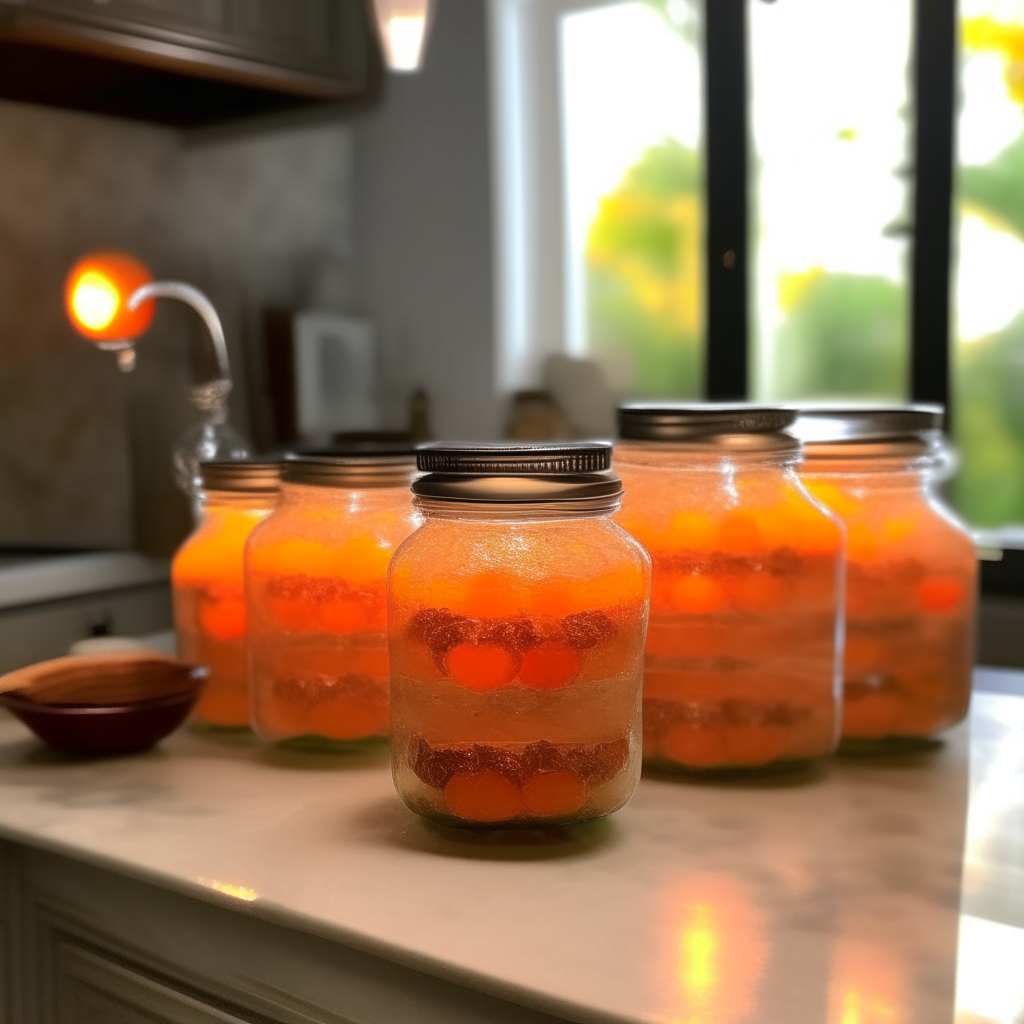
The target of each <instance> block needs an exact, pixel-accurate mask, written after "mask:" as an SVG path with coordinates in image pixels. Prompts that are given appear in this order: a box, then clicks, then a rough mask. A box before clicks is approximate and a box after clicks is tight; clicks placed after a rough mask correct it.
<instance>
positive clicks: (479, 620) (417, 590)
mask: <svg viewBox="0 0 1024 1024" xmlns="http://www.w3.org/2000/svg"><path fill="white" fill-rule="evenodd" d="M611 455H612V453H611V448H610V446H609V445H606V444H547V445H543V444H495V445H470V444H466V445H432V446H430V447H427V448H425V449H421V450H420V451H419V453H418V455H417V462H418V466H419V468H420V469H421V470H423V471H424V472H425V474H426V475H424V476H421V477H419V478H418V479H417V480H416V481H415V482H414V484H413V487H412V489H413V492H414V493H415V495H416V499H415V502H416V507H417V509H418V510H419V511H420V513H421V514H422V515H423V517H424V522H423V525H422V526H421V527H420V528H419V529H418V530H417V531H416V532H415V533H414V534H412V536H410V537H409V539H408V540H406V541H405V543H404V544H403V545H402V546H401V548H399V550H398V551H397V552H396V554H395V557H394V560H393V561H392V564H391V570H390V574H389V585H388V602H389V604H388V607H389V612H388V624H389V638H390V651H391V695H392V706H391V729H392V768H393V774H394V780H395V787H396V789H397V790H398V793H399V795H400V796H401V798H402V799H403V800H404V801H405V803H406V804H407V805H408V806H409V807H410V808H411V809H412V810H413V811H415V812H416V813H418V814H421V815H423V816H424V817H427V818H431V819H434V820H436V821H439V822H444V823H448V824H452V825H468V826H510V827H526V826H529V827H532V826H538V825H549V824H555V823H562V822H577V821H585V820H587V819H591V818H598V817H602V816H604V815H607V814H610V813H611V812H612V811H615V810H617V809H618V808H619V807H621V806H622V805H623V804H624V803H625V802H626V801H627V800H628V799H629V797H630V795H631V794H632V793H633V790H634V789H635V787H636V784H637V780H638V778H639V773H640V760H641V751H640V697H641V685H642V677H643V648H644V632H645V629H646V626H647V610H648V595H649V590H650V560H649V559H648V557H647V555H646V553H645V552H644V550H643V548H642V547H641V546H640V545H639V544H638V543H637V542H636V541H635V540H634V539H633V538H632V537H630V536H629V535H628V534H627V533H626V532H625V531H624V530H622V529H620V528H619V527H618V526H616V524H615V523H614V522H613V521H612V518H611V515H612V513H613V512H614V511H615V510H616V509H617V508H618V505H619V500H620V497H621V493H622V488H621V484H620V481H619V479H618V477H616V476H615V475H614V474H613V473H612V472H611V469H610V467H611Z"/></svg>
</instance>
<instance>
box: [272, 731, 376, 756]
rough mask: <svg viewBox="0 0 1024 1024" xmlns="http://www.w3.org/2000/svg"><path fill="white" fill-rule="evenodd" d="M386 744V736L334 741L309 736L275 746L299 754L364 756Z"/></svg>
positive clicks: (297, 737)
mask: <svg viewBox="0 0 1024 1024" xmlns="http://www.w3.org/2000/svg"><path fill="white" fill-rule="evenodd" d="M387 743H388V737H387V736H363V737H361V738H360V739H355V740H334V739H330V738H329V737H327V736H317V735H315V734H309V735H306V736H291V737H289V738H288V739H285V740H278V741H277V746H278V747H280V748H281V749H282V750H290V751H294V752H295V753H300V754H364V753H369V752H370V751H373V750H379V749H380V748H381V747H384V746H386V745H387Z"/></svg>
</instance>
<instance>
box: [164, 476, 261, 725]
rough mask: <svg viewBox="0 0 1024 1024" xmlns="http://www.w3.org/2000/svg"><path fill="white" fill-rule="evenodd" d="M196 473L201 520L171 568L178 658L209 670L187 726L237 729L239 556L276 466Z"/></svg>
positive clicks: (241, 626)
mask: <svg viewBox="0 0 1024 1024" xmlns="http://www.w3.org/2000/svg"><path fill="white" fill-rule="evenodd" d="M200 473H201V475H202V481H203V493H202V496H201V501H202V518H201V521H200V524H199V526H198V527H197V528H196V530H195V532H194V533H193V534H192V535H191V536H190V537H189V538H188V539H187V540H186V541H185V542H184V544H182V546H181V547H180V548H179V549H178V552H177V554H176V555H175V556H174V561H173V562H172V563H171V586H172V589H173V594H174V624H175V628H176V630H177V634H178V654H179V656H180V657H181V658H182V660H184V661H187V662H190V663H193V664H197V665H206V666H207V667H208V668H209V676H208V678H207V682H206V686H205V687H204V689H203V693H202V695H201V696H200V698H199V701H198V702H197V704H196V706H195V709H194V710H193V712H192V718H193V720H194V721H197V722H201V723H204V724H206V725H213V726H219V727H224V728H245V727H246V726H248V724H249V692H248V686H247V683H246V666H245V634H246V613H245V589H244V585H243V553H244V550H245V542H246V540H247V539H248V537H249V534H250V533H251V532H252V530H253V528H254V527H255V526H256V525H257V523H259V522H260V521H261V520H263V519H264V518H265V517H266V516H267V515H269V514H270V512H271V510H272V509H273V507H274V505H275V503H276V502H277V495H278V487H279V483H278V463H277V462H276V461H259V460H254V459H248V460H244V461H243V460H239V461H232V462H205V463H203V464H202V465H201V466H200Z"/></svg>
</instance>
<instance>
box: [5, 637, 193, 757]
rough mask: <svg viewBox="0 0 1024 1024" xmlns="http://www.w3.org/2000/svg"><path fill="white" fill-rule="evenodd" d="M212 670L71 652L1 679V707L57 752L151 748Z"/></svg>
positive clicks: (137, 655)
mask: <svg viewBox="0 0 1024 1024" xmlns="http://www.w3.org/2000/svg"><path fill="white" fill-rule="evenodd" d="M206 676H207V670H206V669H205V668H199V667H196V666H194V665H186V664H184V663H183V662H180V661H178V660H177V659H176V658H171V657H168V656H166V655H162V654H156V653H152V652H149V651H146V652H125V653H123V654H100V655H72V656H70V657H67V658H55V659H54V660H52V661H43V662H40V663H39V664H37V665H29V666H28V668H22V669H18V670H17V671H15V672H9V673H8V674H7V675H5V676H2V677H0V705H2V706H3V707H5V708H7V710H8V711H10V712H11V713H12V714H13V715H16V716H17V717H18V718H20V719H21V720H22V721H23V722H24V723H25V724H26V725H27V726H28V727H29V728H30V729H31V730H32V731H33V732H34V733H35V734H36V735H37V736H38V737H39V738H40V739H41V740H43V741H44V742H45V743H48V744H49V745H50V746H51V747H54V748H55V749H56V750H60V751H63V752H64V753H67V754H76V755H78V756H84V757H104V756H109V755H113V754H132V753H137V752H138V751H141V750H148V749H149V748H150V747H152V746H153V745H154V744H155V743H157V742H158V741H160V740H162V739H163V738H164V737H165V736H167V735H169V734H170V733H172V732H173V731H174V730H175V729H177V728H178V726H179V725H181V723H182V722H183V721H185V719H186V718H187V717H188V713H189V712H190V711H191V710H192V707H193V705H194V704H195V702H196V700H198V698H199V694H200V692H201V691H202V688H203V684H204V683H205V682H206Z"/></svg>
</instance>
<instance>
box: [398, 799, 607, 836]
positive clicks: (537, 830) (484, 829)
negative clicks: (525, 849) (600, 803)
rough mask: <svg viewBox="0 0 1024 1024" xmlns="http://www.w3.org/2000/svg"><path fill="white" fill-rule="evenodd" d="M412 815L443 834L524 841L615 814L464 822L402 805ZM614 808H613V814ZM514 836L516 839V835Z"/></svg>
mask: <svg viewBox="0 0 1024 1024" xmlns="http://www.w3.org/2000/svg"><path fill="white" fill-rule="evenodd" d="M406 806H407V807H409V810H411V811H412V812H413V813H414V814H418V815H419V816H420V817H421V818H422V819H423V820H424V822H425V823H426V824H427V825H429V826H430V827H431V828H434V829H437V830H438V831H440V832H442V833H445V832H450V833H453V834H463V835H464V834H467V833H475V834H477V835H481V834H486V833H490V832H500V833H502V834H503V835H504V836H505V837H506V838H509V839H513V840H514V839H516V838H517V837H518V838H519V839H520V840H523V841H525V840H527V839H528V838H529V837H530V836H534V837H535V840H534V841H536V837H537V836H539V835H541V834H543V833H548V832H551V833H563V834H564V832H565V830H566V829H572V828H575V827H577V826H588V825H593V824H594V822H598V821H604V820H605V819H606V818H607V817H608V816H609V815H611V814H614V813H615V811H614V810H612V811H601V812H596V813H589V814H582V815H563V816H561V817H557V818H542V819H531V818H524V817H517V818H509V819H507V820H506V821H470V820H468V819H465V818H456V817H455V816H454V815H451V814H444V813H440V812H438V811H435V810H433V809H432V808H431V809H427V808H421V807H412V806H410V805H409V804H408V803H407V804H406ZM617 809H618V808H616V810H617ZM517 834H518V835H517Z"/></svg>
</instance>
